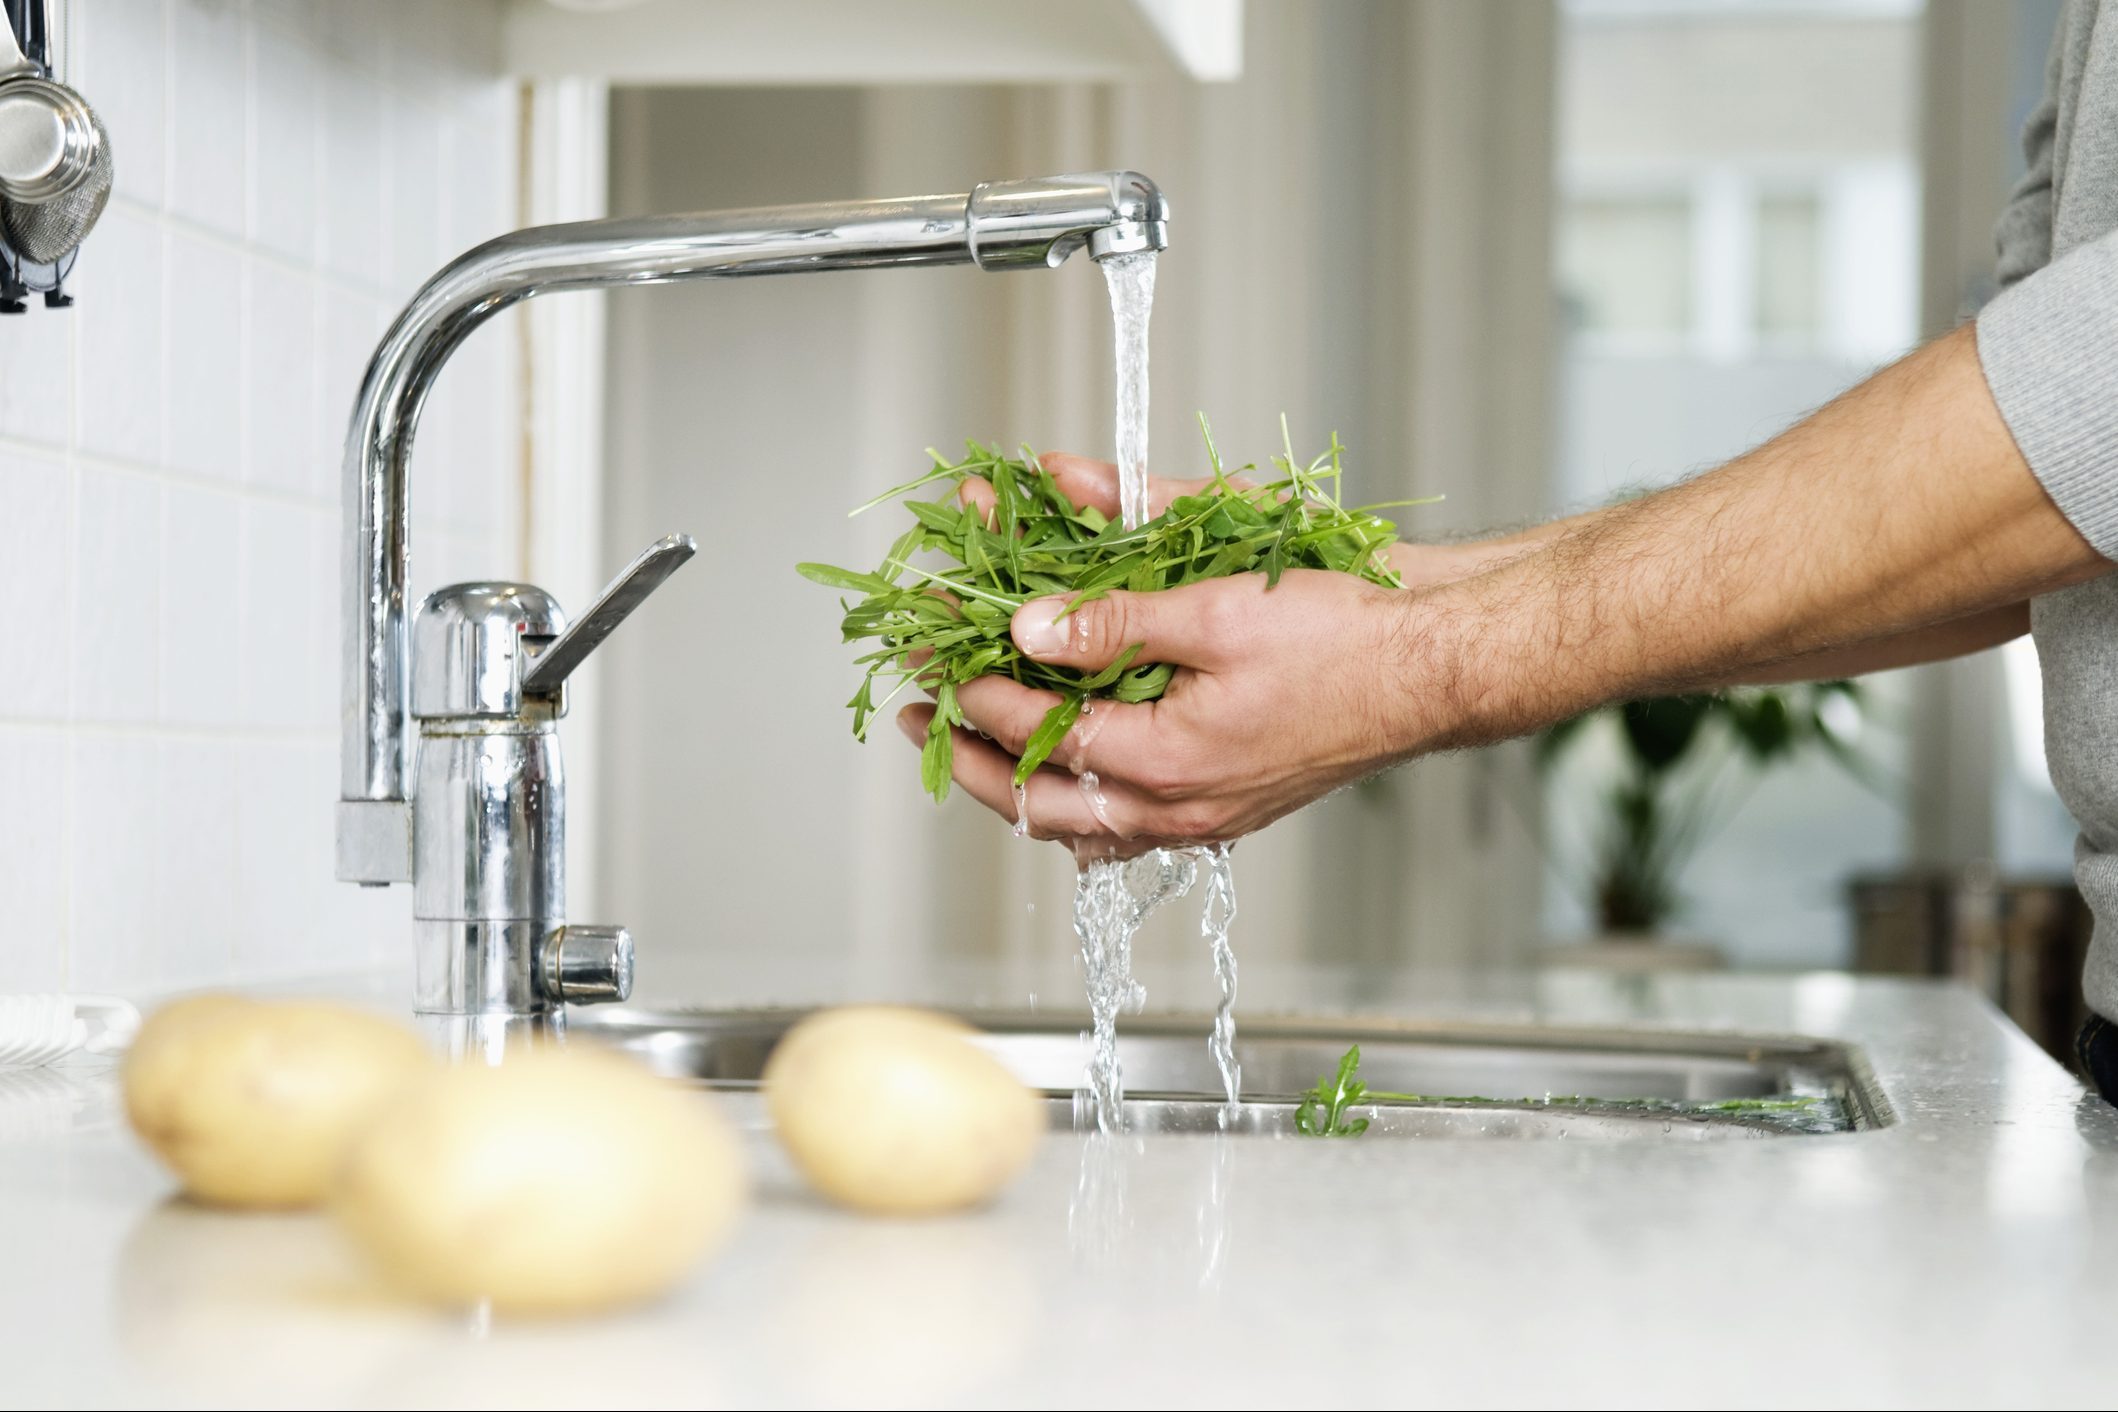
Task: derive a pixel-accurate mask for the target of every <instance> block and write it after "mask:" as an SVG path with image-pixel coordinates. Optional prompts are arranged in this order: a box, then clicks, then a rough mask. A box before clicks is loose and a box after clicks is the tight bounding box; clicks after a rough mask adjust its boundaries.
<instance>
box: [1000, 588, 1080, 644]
mask: <svg viewBox="0 0 2118 1412" xmlns="http://www.w3.org/2000/svg"><path fill="white" fill-rule="evenodd" d="M1064 611H1066V600H1065V599H1063V598H1039V599H1037V600H1036V601H1034V602H1031V603H1025V604H1023V605H1022V607H1021V608H1020V609H1018V610H1017V611H1016V613H1015V620H1014V622H1013V623H1011V624H1010V625H1009V631H1010V632H1012V633H1013V634H1014V636H1015V645H1016V646H1017V647H1019V648H1021V649H1022V650H1023V651H1024V652H1027V653H1029V654H1030V656H1032V657H1048V656H1051V655H1052V654H1053V653H1055V652H1064V651H1065V650H1066V629H1065V628H1062V627H1060V626H1059V615H1060V614H1061V613H1063V612H1064Z"/></svg>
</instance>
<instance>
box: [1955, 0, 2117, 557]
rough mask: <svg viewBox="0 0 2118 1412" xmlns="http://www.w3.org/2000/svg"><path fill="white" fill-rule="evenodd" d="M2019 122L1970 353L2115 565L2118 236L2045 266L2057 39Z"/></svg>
mask: <svg viewBox="0 0 2118 1412" xmlns="http://www.w3.org/2000/svg"><path fill="white" fill-rule="evenodd" d="M2065 32H2066V25H2065V23H2062V24H2061V25H2060V33H2059V34H2057V35H2055V36H2054V37H2053V45H2052V57H2051V61H2050V63H2049V65H2048V66H2047V71H2046V80H2045V98H2044V101H2043V102H2042V103H2040V104H2038V105H2037V108H2036V109H2035V111H2033V112H2032V113H2031V114H2030V118H2029V121H2028V122H2027V123H2025V124H2024V126H2023V134H2022V143H2023V155H2024V156H2026V157H2027V158H2028V159H2029V170H2028V172H2027V173H2026V174H2025V175H2024V176H2023V179H2022V182H2021V183H2020V184H2019V185H2018V186H2017V187H2016V188H2015V193H2014V195H2013V196H2011V197H2010V198H2009V200H2008V204H2007V207H2006V209H2005V210H2003V211H2002V212H2001V216H2000V221H1999V223H1998V224H1997V225H1996V226H1995V228H1994V238H1995V242H1996V244H1997V245H1998V246H1999V265H1998V269H1997V271H1996V273H1997V275H1998V277H1999V280H2000V284H2001V286H2002V290H2001V293H2000V294H1999V295H1998V296H1997V297H1996V298H1995V299H1994V300H1993V302H1992V303H1990V304H1988V305H1986V307H1985V308H1984V310H1982V311H1981V312H1980V313H1979V316H1978V357H1979V362H1980V363H1981V364H1982V365H1983V367H1984V369H1985V374H1986V384H1987V386H1988V387H1990V388H1991V389H1992V391H1993V400H1994V402H1995V403H1996V404H1997V405H1998V406H1999V408H2000V415H2001V419H2002V420H2003V421H2005V422H2006V423H2007V424H2008V431H2009V433H2010V434H2012V435H2013V436H2014V438H2015V445H2016V447H2017V448H2018V449H2020V450H2021V452H2022V454H2023V459H2024V460H2026V461H2028V462H2029V463H2030V470H2031V471H2032V472H2034V473H2035V474H2036V476H2037V480H2038V482H2039V484H2041V485H2043V486H2044V488H2045V493H2046V494H2048V495H2050V496H2051V497H2052V503H2053V504H2055V505H2057V506H2058V507H2059V512H2060V513H2061V514H2063V515H2065V516H2066V517H2067V519H2068V521H2069V522H2070V523H2072V524H2073V526H2074V528H2075V529H2077V530H2079V531H2081V536H2082V538H2084V539H2086V540H2088V542H2089V543H2090V544H2091V545H2092V546H2094V548H2095V550H2096V552H2097V553H2099V554H2101V555H2103V556H2104V557H2105V558H2106V559H2118V367H2114V366H2113V360H2112V358H2111V356H2110V355H2111V353H2112V352H2113V351H2118V231H2114V232H2112V233H2111V234H2110V235H2106V236H2104V237H2103V238H2102V239H2100V240H2095V241H2092V242H2090V243H2088V244H2086V245H2083V246H2080V247H2079V248H2077V249H2075V250H2072V251H2069V252H2068V253H2067V254H2065V255H2063V256H2061V257H2060V258H2059V259H2058V260H2056V261H2055V260H2053V259H2052V212H2053V189H2052V171H2053V167H2052V162H2053V141H2054V133H2055V126H2056V121H2057V115H2058V105H2057V102H2056V100H2055V96H2054V95H2055V94H2056V93H2057V91H2058V89H2059V78H2060V72H2059V71H2060V64H2061V52H2062V41H2063V39H2064V35H2065Z"/></svg>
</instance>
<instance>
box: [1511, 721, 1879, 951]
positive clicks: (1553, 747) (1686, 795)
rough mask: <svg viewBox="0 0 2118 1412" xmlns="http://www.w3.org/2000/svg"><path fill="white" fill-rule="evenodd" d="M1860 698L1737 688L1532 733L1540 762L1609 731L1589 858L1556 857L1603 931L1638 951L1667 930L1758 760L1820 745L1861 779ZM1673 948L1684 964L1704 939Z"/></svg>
mask: <svg viewBox="0 0 2118 1412" xmlns="http://www.w3.org/2000/svg"><path fill="white" fill-rule="evenodd" d="M1861 705H1862V693H1861V688H1860V687H1859V685H1858V684H1856V683H1854V682H1850V681H1826V682H1804V683H1799V684H1796V685H1792V686H1777V687H1738V688H1733V689H1731V690H1728V691H1722V692H1712V693H1693V694H1686V695H1682V696H1661V697H1653V698H1650V699H1646V700H1641V701H1627V702H1622V703H1619V704H1616V705H1611V706H1604V707H1599V708H1598V709H1596V710H1594V711H1589V712H1586V713H1584V714H1582V715H1579V716H1575V717H1573V718H1572V719H1571V720H1566V721H1562V722H1560V723H1559V724H1558V725H1556V726H1553V727H1551V728H1550V729H1549V730H1547V731H1545V732H1544V733H1543V734H1542V735H1541V736H1539V737H1538V740H1537V761H1538V765H1539V768H1540V770H1542V771H1544V772H1546V773H1549V772H1550V771H1551V770H1552V769H1554V768H1556V767H1557V765H1558V764H1559V763H1560V761H1561V760H1562V759H1564V758H1565V757H1567V756H1568V755H1569V754H1571V753H1572V752H1573V751H1574V749H1575V748H1576V747H1578V746H1579V745H1580V744H1581V743H1583V742H1584V741H1587V740H1590V739H1593V738H1594V737H1596V736H1597V735H1599V734H1603V735H1605V737H1606V739H1608V738H1609V735H1610V734H1612V733H1614V734H1615V736H1616V743H1617V750H1616V761H1615V764H1614V766H1613V768H1614V770H1615V778H1613V779H1611V780H1609V781H1608V782H1606V783H1603V784H1600V785H1599V795H1598V803H1597V807H1596V815H1597V817H1596V818H1595V819H1594V821H1593V823H1592V824H1591V828H1590V841H1589V845H1588V857H1587V858H1586V859H1584V860H1580V862H1579V863H1578V864H1577V865H1575V866H1568V865H1567V864H1566V863H1565V862H1564V861H1562V865H1561V871H1562V872H1563V873H1564V874H1565V875H1566V876H1567V878H1568V880H1569V882H1571V883H1573V884H1574V885H1575V886H1577V887H1578V888H1579V889H1580V891H1581V893H1582V900H1583V901H1584V902H1585V903H1586V904H1587V906H1588V908H1589V910H1590V912H1591V913H1592V915H1593V916H1594V917H1595V919H1596V923H1597V926H1598V928H1599V929H1600V931H1601V932H1602V933H1603V934H1604V936H1605V937H1607V938H1611V939H1613V940H1618V941H1619V944H1620V948H1621V949H1628V948H1629V949H1630V950H1632V951H1636V952H1637V951H1640V950H1643V948H1640V947H1639V945H1638V943H1641V942H1651V941H1654V940H1655V939H1656V938H1658V937H1662V936H1664V935H1666V933H1667V929H1668V927H1669V924H1670V923H1671V922H1672V921H1673V920H1674V919H1675V918H1677V917H1678V916H1679V915H1681V913H1682V911H1683V908H1684V894H1683V891H1682V889H1681V887H1680V885H1679V878H1680V876H1681V875H1682V873H1683V871H1684V868H1685V865H1686V864H1688V863H1689V862H1690V861H1691V860H1692V858H1693V857H1694V856H1696V854H1697V853H1698V851H1699V849H1700V848H1701V847H1702V846H1703V845H1704V844H1705V843H1706V841H1707V840H1708V838H1709V837H1711V835H1712V833H1713V831H1714V829H1715V828H1717V827H1718V826H1719V825H1721V824H1723V823H1725V822H1726V821H1727V820H1728V818H1729V817H1730V816H1731V815H1732V814H1733V813H1734V811H1735V809H1736V808H1737V807H1738V806H1739V805H1740V802H1741V796H1742V793H1743V792H1744V791H1745V790H1746V789H1747V788H1748V787H1749V786H1751V785H1754V784H1755V783H1756V781H1757V780H1758V778H1759V777H1760V776H1761V775H1762V774H1763V773H1764V772H1765V771H1767V770H1771V769H1776V768H1779V767H1782V766H1784V765H1787V764H1790V763H1792V762H1794V761H1796V760H1798V759H1801V758H1804V757H1806V756H1809V755H1814V754H1822V755H1824V756H1827V757H1828V758H1830V759H1833V760H1835V761H1837V762H1838V763H1839V764H1841V765H1843V766H1844V767H1845V768H1846V769H1848V770H1849V771H1851V772H1852V773H1853V774H1855V775H1856V776H1857V777H1859V778H1861V779H1863V780H1864V781H1865V780H1868V779H1869V778H1870V774H1869V771H1868V768H1867V765H1866V762H1865V761H1864V760H1863V759H1862V758H1861V756H1860V755H1859V754H1858V753H1857V752H1856V751H1855V749H1854V745H1853V737H1854V734H1855V731H1856V730H1857V729H1858V726H1859V723H1860V717H1861V711H1860V708H1861ZM1682 949H1683V950H1684V951H1686V952H1689V953H1692V954H1691V958H1690V959H1691V961H1692V964H1702V963H1710V958H1711V956H1712V953H1711V951H1710V949H1709V948H1701V947H1697V946H1692V947H1688V948H1682ZM1701 953H1703V954H1701ZM1581 959H1588V958H1587V957H1586V956H1585V955H1584V956H1583V957H1582V958H1581Z"/></svg>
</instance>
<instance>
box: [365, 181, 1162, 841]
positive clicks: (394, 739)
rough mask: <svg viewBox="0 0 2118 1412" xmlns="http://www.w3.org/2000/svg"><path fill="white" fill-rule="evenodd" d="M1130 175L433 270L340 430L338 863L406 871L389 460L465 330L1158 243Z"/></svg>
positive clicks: (561, 241) (652, 225)
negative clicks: (651, 291)
mask: <svg viewBox="0 0 2118 1412" xmlns="http://www.w3.org/2000/svg"><path fill="white" fill-rule="evenodd" d="M1168 222H1169V204H1168V202H1167V201H1166V200H1165V199H1164V198H1163V196H1162V193H1161V191H1160V190H1159V189H1158V188H1157V187H1156V186H1155V184H1154V183H1153V182H1152V181H1149V180H1148V179H1147V178H1146V177H1143V176H1141V175H1139V174H1138V173H1136V172H1095V173H1088V174H1084V175H1078V176H1057V177H1041V178H1033V179H1030V180H1025V181H1003V182H987V183H985V184H984V185H981V186H979V187H978V188H977V189H976V190H973V191H971V192H969V193H966V194H961V195H953V196H919V197H913V198H910V199H907V200H898V201H889V200H885V201H854V202H837V203H826V204H820V205H808V206H779V207H766V208H761V209H756V210H747V211H721V212H708V213H703V214H699V215H683V216H651V217H645V218H640V219H620V220H602V221H583V222H578V223H575V224H569V225H553V226H539V227H535V228H532V229H529V230H519V231H515V232H513V233H511V234H508V235H503V236H501V237H499V238H498V239H496V240H491V241H488V242H486V243H485V244H484V245H480V246H478V247H477V248H475V249H473V250H471V251H468V252H467V253H465V254H464V255H461V256H459V257H458V258H457V259H456V260H455V261H453V262H452V263H450V264H449V265H447V266H446V267H444V268H443V269H442V270H441V271H440V272H439V273H437V274H436V275H435V276H434V277H433V278H432V279H430V280H428V281H427V283H426V284H425V285H424V286H423V287H422V288H421V289H420V291H419V292H418V293H417V294H415V295H414V296H413V297H412V300H411V302H410V303H409V304H407V305H406V306H405V309H404V312H403V313H401V314H399V315H398V316H397V320H396V322H395V323H393V324H392V325H391V326H390V329H389V332H388V333H386V334H384V335H383V339H382V343H381V344H380V345H379V346H378V347H377V349H376V351H375V356H374V358H373V359H372V360H371V361H370V362H369V364H368V370H367V375H366V377H365V378H364V379H363V381H362V383H361V389H360V396H359V399H358V400H357V402H356V403H355V405H354V408H353V419H352V423H351V425H350V426H349V427H348V428H347V430H346V449H345V463H344V471H343V474H344V485H345V492H344V493H345V497H346V541H345V542H346V562H345V571H346V609H345V627H344V643H343V652H344V662H345V678H344V697H343V722H342V728H343V732H344V739H343V748H342V751H341V756H340V786H341V787H340V804H339V814H338V829H337V835H338V875H339V877H341V878H342V879H345V880H346V881H349V882H365V883H386V882H403V881H409V880H410V877H411V868H412V862H411V825H410V816H409V812H408V810H407V809H406V805H405V799H406V788H405V780H406V753H407V752H406V732H405V720H406V701H407V694H408V687H409V684H408V680H407V678H408V675H409V673H408V670H407V662H406V652H405V641H406V632H405V622H406V605H405V594H406V591H407V567H408V566H407V556H406V515H407V506H408V500H407V495H408V488H407V480H406V467H407V463H408V462H409V459H410V457H411V452H412V439H413V433H414V430H415V429H416V427H417V425H418V421H419V412H420V407H421V404H422V403H423V402H424V401H425V399H426V394H427V391H428V389H429V388H430V387H431V386H432V385H433V382H434V378H435V377H436V375H437V374H439V373H440V371H441V369H442V366H443V365H444V364H445V363H447V362H448V359H449V356H450V355H451V354H452V353H454V352H455V351H456V349H457V348H458V347H459V346H461V344H462V343H463V341H464V339H466V338H468V337H469V336H470V335H471V333H472V332H473V331H474V330H476V329H477V327H478V326H479V325H480V324H482V323H484V322H485V321H486V320H487V319H488V318H490V317H491V316H492V315H494V314H495V313H497V312H499V311H500V310H501V309H504V308H506V307H507V306H508V305H510V304H513V303H516V302H517V301H519V300H523V299H527V298H529V297H531V296H532V295H537V294H544V293H548V292H550V291H553V290H565V289H599V288H608V287H612V286H616V285H627V284H658V283H663V282H666V281H671V280H680V279H700V278H711V277H716V276H734V275H758V274H795V273H801V272H803V271H809V270H835V269H864V268H872V267H876V266H882V265H956V264H973V265H977V266H978V267H980V268H982V269H990V270H1005V269H1025V268H1027V269H1043V268H1049V267H1053V266H1057V265H1059V264H1061V263H1063V262H1064V261H1065V260H1066V258H1067V257H1068V256H1069V255H1071V254H1072V253H1073V252H1074V251H1076V250H1079V249H1083V248H1084V247H1085V248H1086V249H1087V250H1088V252H1089V254H1090V256H1091V257H1092V258H1095V259H1099V260H1100V259H1105V258H1108V257H1109V256H1112V255H1120V254H1126V253H1129V252H1133V251H1141V250H1160V249H1163V248H1164V247H1166V246H1167V244H1168V243H1169V225H1168Z"/></svg>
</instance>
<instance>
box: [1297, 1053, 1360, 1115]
mask: <svg viewBox="0 0 2118 1412" xmlns="http://www.w3.org/2000/svg"><path fill="white" fill-rule="evenodd" d="M1360 1066H1361V1047H1360V1046H1359V1045H1357V1044H1356V1045H1354V1046H1353V1047H1352V1048H1351V1049H1349V1050H1347V1051H1346V1052H1345V1053H1344V1054H1343V1055H1341V1056H1340V1058H1339V1061H1338V1073H1337V1074H1335V1075H1333V1076H1332V1077H1330V1078H1325V1079H1318V1080H1317V1081H1316V1087H1314V1088H1312V1089H1310V1090H1309V1092H1308V1093H1306V1094H1304V1095H1303V1096H1302V1101H1301V1103H1300V1104H1299V1105H1298V1106H1297V1107H1296V1108H1295V1110H1294V1130H1295V1131H1296V1132H1298V1133H1301V1134H1302V1135H1303V1136H1305V1137H1359V1136H1360V1135H1361V1134H1362V1133H1364V1132H1366V1131H1368V1120H1367V1119H1366V1118H1354V1119H1351V1120H1350V1121H1349V1120H1348V1119H1347V1117H1346V1110H1347V1109H1348V1108H1350V1107H1352V1106H1353V1105H1354V1104H1356V1103H1359V1102H1360V1101H1361V1100H1362V1099H1364V1098H1365V1097H1367V1094H1368V1086H1367V1085H1366V1084H1364V1083H1362V1082H1361V1081H1360V1080H1359V1079H1357V1078H1355V1077H1354V1076H1353V1075H1354V1072H1355V1071H1356V1070H1358V1069H1359V1068H1360Z"/></svg>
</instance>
